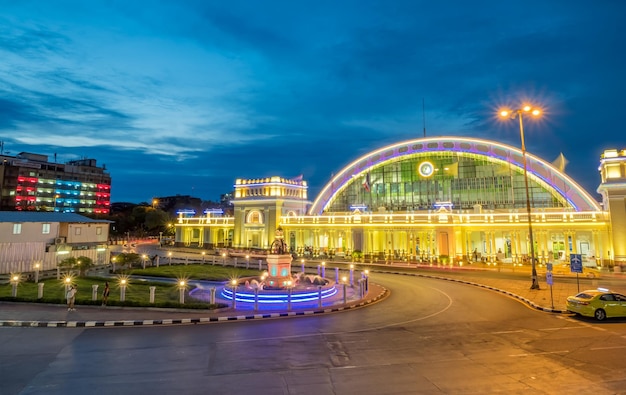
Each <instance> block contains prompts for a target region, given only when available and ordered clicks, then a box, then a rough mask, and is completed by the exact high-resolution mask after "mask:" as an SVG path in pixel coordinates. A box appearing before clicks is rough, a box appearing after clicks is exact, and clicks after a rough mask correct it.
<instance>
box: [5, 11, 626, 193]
mask: <svg viewBox="0 0 626 395" xmlns="http://www.w3.org/2000/svg"><path fill="white" fill-rule="evenodd" d="M0 10H1V11H0V58H1V59H2V60H1V61H0V140H1V141H3V142H4V153H5V154H6V153H7V152H8V153H10V155H15V154H18V153H19V152H23V151H26V152H34V153H40V154H46V155H49V157H50V160H53V158H54V155H55V154H56V155H57V161H58V162H67V161H69V160H73V159H79V158H94V159H96V160H97V163H98V165H103V164H105V165H106V168H107V169H108V171H109V172H110V173H111V176H112V178H113V185H112V201H113V202H122V201H129V202H136V203H138V202H142V201H146V202H149V201H150V200H151V199H152V197H154V196H169V195H175V194H181V195H189V194H190V195H193V196H196V197H199V198H202V199H204V200H218V199H219V196H220V194H223V193H227V192H230V191H232V189H233V184H234V181H235V179H236V178H257V177H266V176H272V175H278V176H282V177H285V178H293V177H296V176H298V175H300V174H302V175H303V177H304V179H305V180H307V181H308V182H309V186H310V189H309V198H310V199H311V200H313V199H314V198H315V196H316V194H317V193H318V192H319V191H320V190H321V188H322V187H323V186H324V185H325V184H326V183H327V182H328V181H329V180H330V177H331V175H332V174H333V173H337V172H338V171H339V170H340V169H341V168H343V167H344V166H345V165H347V164H348V163H350V162H352V161H353V160H355V159H357V158H358V157H360V156H361V155H364V154H366V153H368V152H370V151H373V150H375V149H378V148H380V147H383V146H385V145H388V144H392V143H395V142H400V141H405V140H409V139H414V138H419V137H422V136H423V129H424V123H425V124H426V135H427V136H428V137H434V136H438V135H440V136H464V137H477V138H486V139H492V140H496V141H499V142H503V143H505V144H510V145H514V146H516V147H519V146H520V135H519V127H518V124H517V122H516V121H508V122H502V121H501V120H498V119H497V117H496V112H497V110H498V108H499V107H500V106H502V105H509V106H510V107H519V106H521V104H522V102H523V101H524V100H528V101H530V102H532V103H534V104H536V105H538V106H541V107H542V108H545V114H544V116H543V118H542V119H541V120H538V121H534V120H531V119H530V118H525V124H524V126H525V137H526V148H527V150H528V152H530V153H532V154H535V155H538V156H540V157H542V158H543V159H546V160H548V161H552V160H554V159H556V158H557V156H558V155H559V153H561V152H562V153H563V154H564V155H565V157H566V158H567V159H568V160H569V164H568V165H567V167H566V169H565V172H566V173H567V174H568V175H570V176H571V177H572V178H573V179H574V180H576V181H577V182H578V183H579V184H581V185H582V186H583V187H584V188H585V189H587V191H589V192H590V193H591V194H592V195H593V196H595V197H598V199H599V196H598V195H597V193H596V192H595V190H596V188H597V186H598V184H599V181H600V178H599V175H598V171H597V169H598V164H599V157H600V154H601V153H602V152H603V150H604V149H609V148H616V149H623V148H626V138H625V137H624V136H625V135H626V133H624V129H625V128H624V124H625V123H626V119H625V118H624V114H625V111H626V110H625V108H626V103H625V99H624V91H625V88H626V1H623V0H600V1H588V0H543V1H526V2H503V1H500V0H498V1H480V0H477V1H472V2H467V1H418V0H407V1H400V0H397V1H393V0H387V1H366V0H357V1H294V0H289V1H271V0H267V1H254V0H247V1H237V0H229V1H219V2H218V1H208V0H200V1H185V0H173V1H167V0H162V1H156V0H154V1H140V0H132V1H128V0H126V1H116V0H107V1H98V0H90V1H84V0H76V1H69V0H68V1H63V0H55V1H49V0H41V1H28V0H21V1H14V0H0ZM424 115H425V117H424Z"/></svg>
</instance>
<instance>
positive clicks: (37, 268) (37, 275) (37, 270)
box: [35, 265, 39, 284]
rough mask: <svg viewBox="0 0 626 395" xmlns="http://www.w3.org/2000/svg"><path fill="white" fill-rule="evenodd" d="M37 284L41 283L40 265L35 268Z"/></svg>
mask: <svg viewBox="0 0 626 395" xmlns="http://www.w3.org/2000/svg"><path fill="white" fill-rule="evenodd" d="M35 284H39V265H37V267H36V268H35Z"/></svg>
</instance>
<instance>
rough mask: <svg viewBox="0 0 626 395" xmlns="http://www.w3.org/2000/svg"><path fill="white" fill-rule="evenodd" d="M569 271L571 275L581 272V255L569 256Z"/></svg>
mask: <svg viewBox="0 0 626 395" xmlns="http://www.w3.org/2000/svg"><path fill="white" fill-rule="evenodd" d="M569 269H570V271H571V272H572V273H582V272H583V256H582V255H581V254H570V256H569Z"/></svg>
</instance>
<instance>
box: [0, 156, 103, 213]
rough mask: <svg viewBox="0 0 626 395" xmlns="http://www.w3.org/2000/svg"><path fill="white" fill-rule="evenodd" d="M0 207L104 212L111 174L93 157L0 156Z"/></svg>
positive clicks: (18, 209) (69, 211)
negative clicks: (56, 159)
mask: <svg viewBox="0 0 626 395" xmlns="http://www.w3.org/2000/svg"><path fill="white" fill-rule="evenodd" d="M0 162H1V163H2V168H1V169H0V186H1V194H0V210H17V211H55V212H68V213H80V214H108V213H109V211H110V206H111V176H110V175H109V173H108V172H107V171H106V169H105V168H104V167H98V166H96V160H95V159H80V160H73V161H69V162H67V163H64V164H61V163H53V162H49V161H48V157H47V156H46V155H38V154H31V153H27V152H22V153H20V154H18V155H17V156H6V155H4V156H0Z"/></svg>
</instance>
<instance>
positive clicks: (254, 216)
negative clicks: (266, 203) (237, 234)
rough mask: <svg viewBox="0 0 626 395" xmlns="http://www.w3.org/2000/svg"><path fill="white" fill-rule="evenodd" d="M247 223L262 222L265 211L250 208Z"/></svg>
mask: <svg viewBox="0 0 626 395" xmlns="http://www.w3.org/2000/svg"><path fill="white" fill-rule="evenodd" d="M246 223H247V224H262V223H263V213H262V212H260V211H259V210H250V212H248V215H247V216H246Z"/></svg>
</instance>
